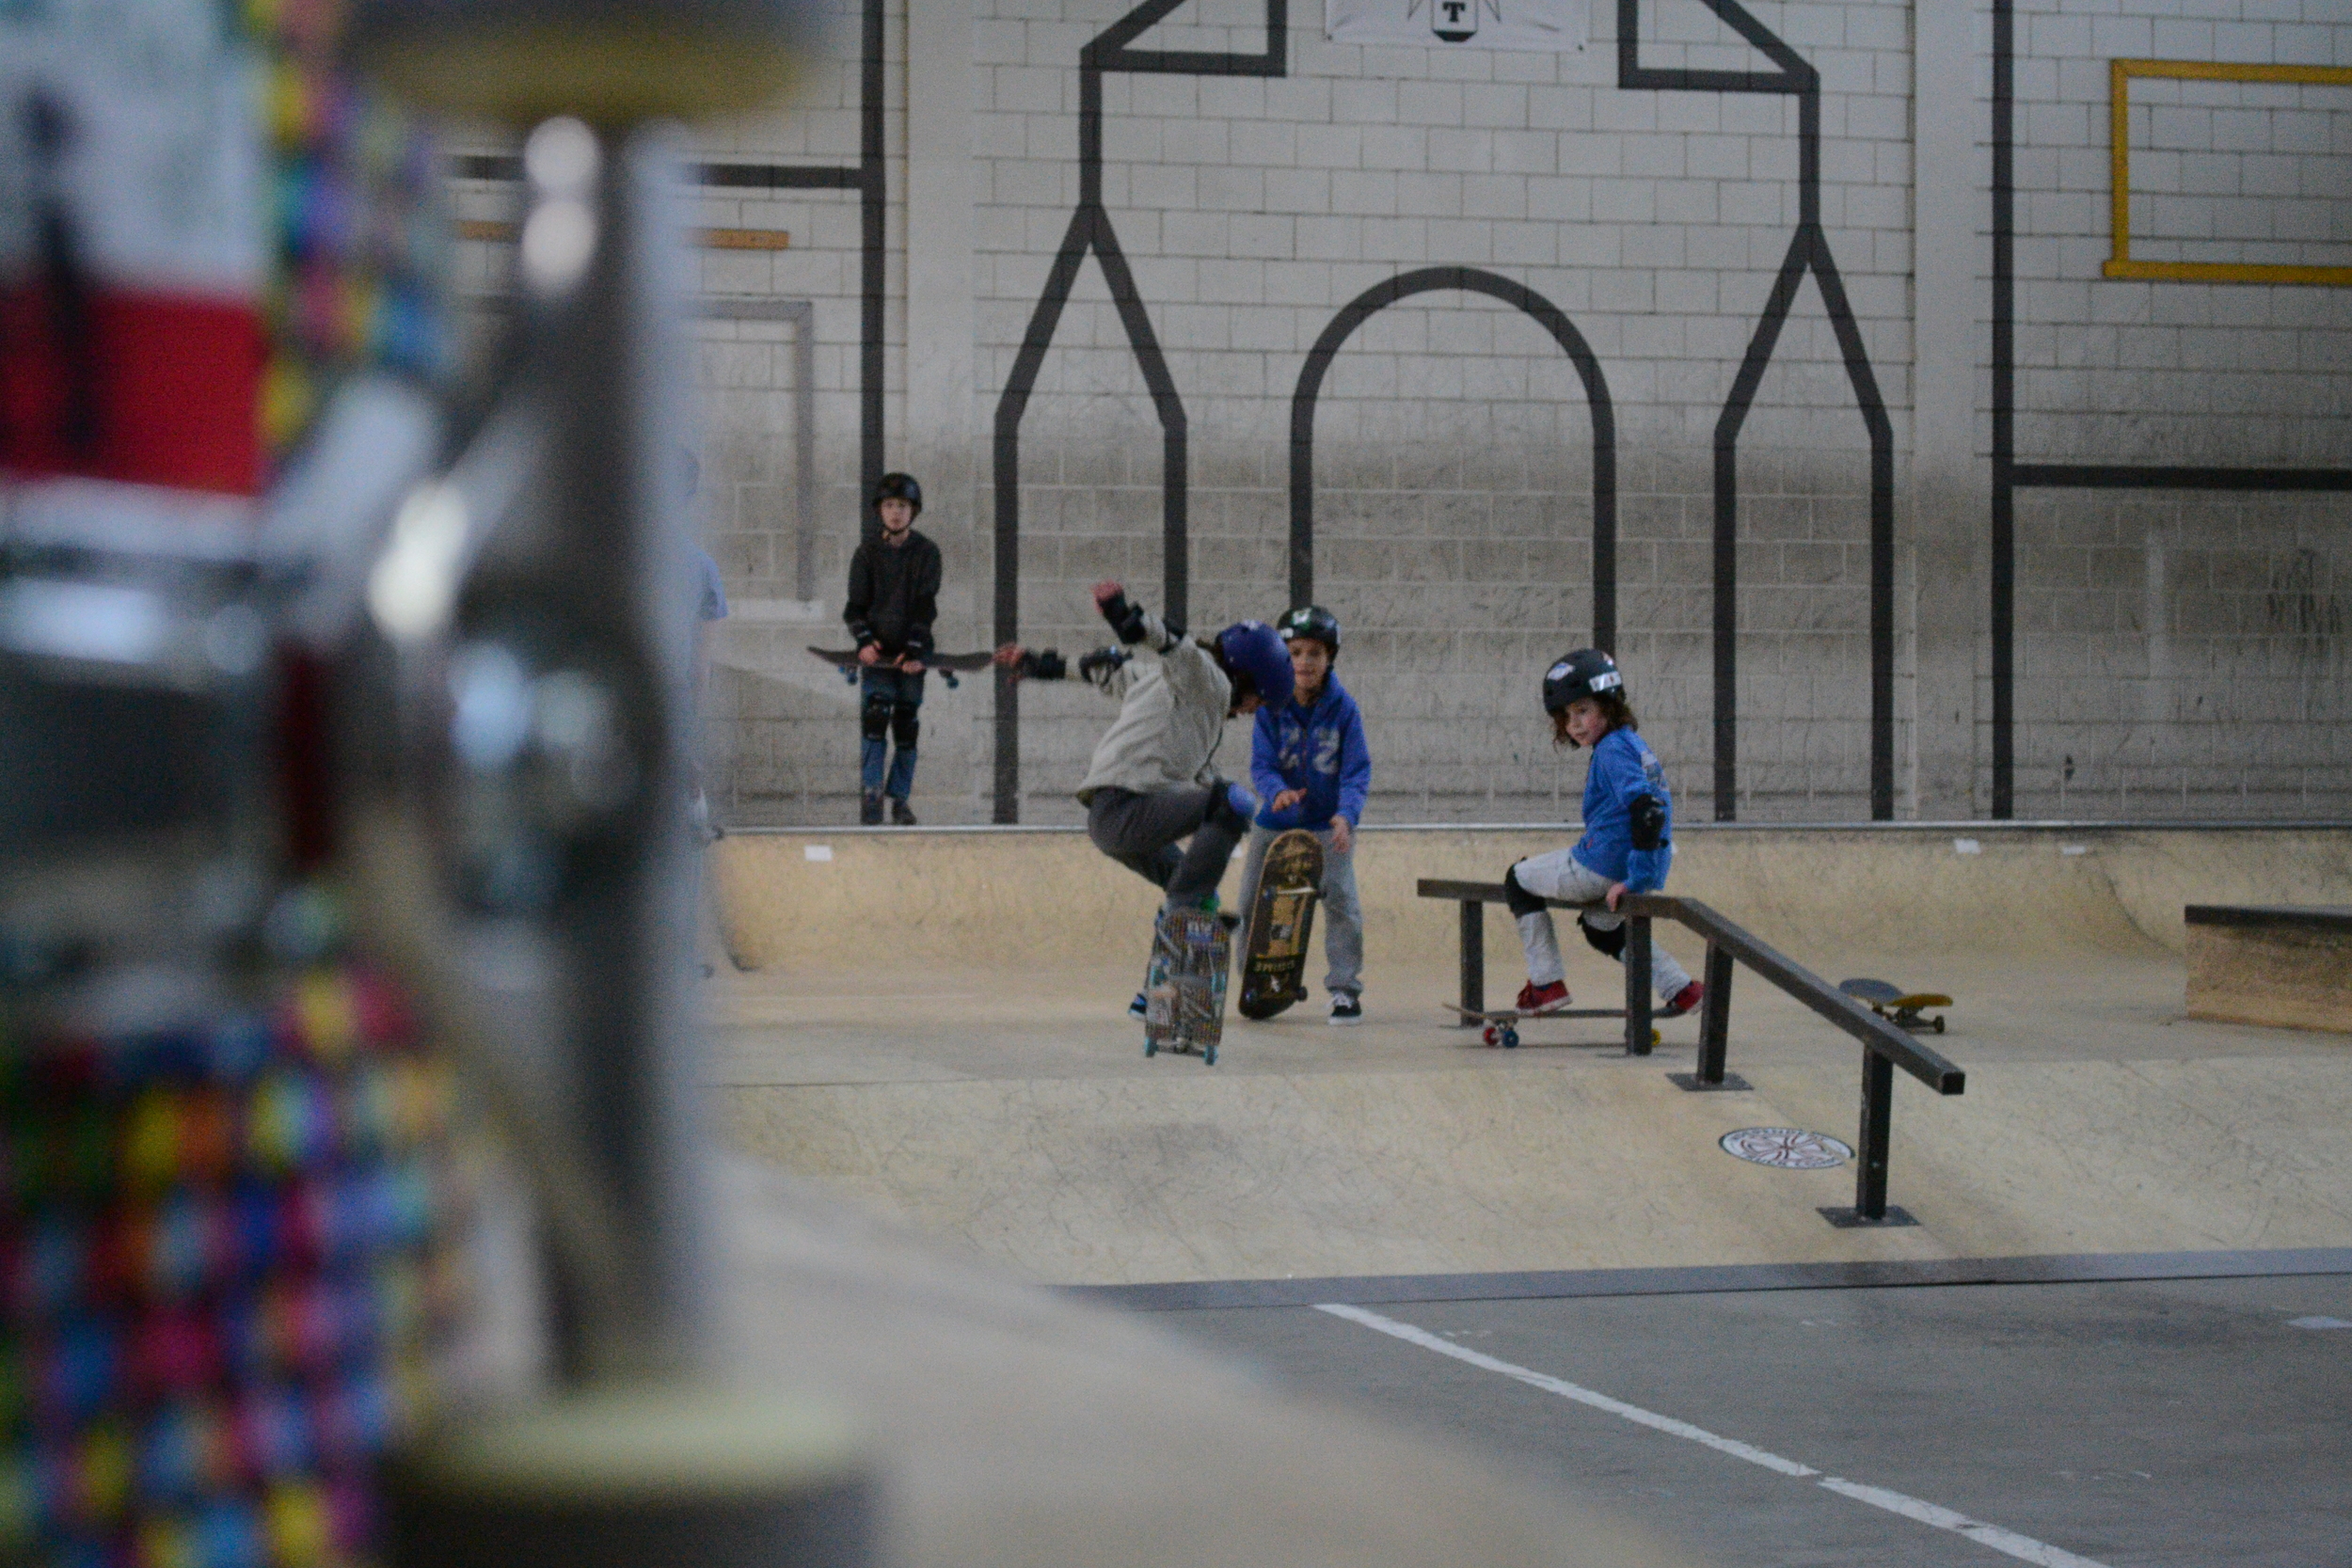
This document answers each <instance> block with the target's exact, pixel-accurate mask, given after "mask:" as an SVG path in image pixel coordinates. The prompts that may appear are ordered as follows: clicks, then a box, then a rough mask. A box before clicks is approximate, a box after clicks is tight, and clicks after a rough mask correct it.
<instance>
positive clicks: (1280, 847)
mask: <svg viewBox="0 0 2352 1568" xmlns="http://www.w3.org/2000/svg"><path fill="white" fill-rule="evenodd" d="M1322 895H1323V844H1322V842H1321V841H1320V840H1318V839H1317V838H1316V837H1315V835H1314V834H1312V833H1311V832H1307V831H1306V830H1305V829H1304V828H1293V829H1292V830H1291V831H1290V832H1285V833H1278V834H1276V835H1275V839H1274V842H1273V843H1271V844H1269V845H1267V846H1266V851H1265V862H1264V863H1263V866H1261V868H1260V870H1259V873H1258V896H1257V898H1256V900H1255V901H1254V907H1253V908H1252V909H1251V910H1250V911H1249V942H1248V949H1247V952H1246V955H1245V956H1244V958H1243V959H1242V965H1241V1009H1240V1010H1241V1016H1242V1017H1244V1018H1247V1019H1253V1020H1263V1019H1269V1018H1272V1017H1274V1016H1275V1015H1276V1014H1277V1013H1279V1012H1280V1011H1281V1010H1282V1009H1283V1008H1285V1007H1287V1006H1290V1005H1291V1004H1292V1003H1294V1002H1296V1001H1298V1000H1299V999H1300V998H1302V997H1304V996H1305V995H1306V994H1307V988H1306V987H1305V986H1303V985H1301V984H1299V976H1300V975H1301V974H1304V973H1305V972H1306V969H1307V939H1308V938H1309V937H1311V936H1312V935H1313V934H1314V929H1315V902H1316V900H1317V899H1319V898H1320V897H1321V896H1322Z"/></svg>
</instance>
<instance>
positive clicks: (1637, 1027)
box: [1625, 915, 1650, 1056]
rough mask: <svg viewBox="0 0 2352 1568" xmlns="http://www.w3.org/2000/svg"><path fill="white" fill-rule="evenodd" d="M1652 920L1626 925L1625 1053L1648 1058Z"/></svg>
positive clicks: (1637, 917) (1640, 919) (1638, 917)
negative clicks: (1650, 921) (1650, 927)
mask: <svg viewBox="0 0 2352 1568" xmlns="http://www.w3.org/2000/svg"><path fill="white" fill-rule="evenodd" d="M1649 934H1650V933H1649V918H1648V917H1647V916H1646V915H1635V916H1634V917H1633V918H1631V919H1630V920H1628V921H1627V922H1626V923H1625V1053H1626V1054H1627V1055H1629V1056H1646V1055H1648V1054H1649V1037H1650V1022H1649V1006H1650V1003H1649Z"/></svg>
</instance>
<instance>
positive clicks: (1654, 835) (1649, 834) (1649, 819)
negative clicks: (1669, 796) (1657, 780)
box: [1625, 795, 1666, 849]
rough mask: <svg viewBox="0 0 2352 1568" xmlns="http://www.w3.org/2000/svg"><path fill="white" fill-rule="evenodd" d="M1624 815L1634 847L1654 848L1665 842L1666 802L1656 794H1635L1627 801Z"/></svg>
mask: <svg viewBox="0 0 2352 1568" xmlns="http://www.w3.org/2000/svg"><path fill="white" fill-rule="evenodd" d="M1625 815H1626V826H1627V827H1628V828H1629V829H1631V830H1632V833H1633V847H1635V848H1636V849H1655V848H1657V847H1659V846H1660V845H1661V844H1663V843H1665V842H1666V802H1665V801H1663V800H1660V799H1659V798H1658V797H1657V796H1655V795H1636V796H1635V797H1633V799H1632V800H1630V801H1629V802H1628V804H1627V806H1626V813H1625Z"/></svg>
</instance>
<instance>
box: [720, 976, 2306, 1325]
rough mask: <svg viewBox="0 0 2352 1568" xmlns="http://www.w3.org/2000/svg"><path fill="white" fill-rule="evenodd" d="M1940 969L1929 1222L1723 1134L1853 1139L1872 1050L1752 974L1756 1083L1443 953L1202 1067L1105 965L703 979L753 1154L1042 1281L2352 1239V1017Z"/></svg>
mask: <svg viewBox="0 0 2352 1568" xmlns="http://www.w3.org/2000/svg"><path fill="white" fill-rule="evenodd" d="M1693 956H1695V955H1693ZM1799 956H1800V957H1801V958H1802V957H1806V955H1799ZM1585 957H1586V958H1587V960H1588V961H1584V962H1581V963H1579V962H1573V961H1572V964H1571V981H1572V983H1573V984H1574V985H1575V986H1576V988H1577V990H1579V992H1580V993H1581V996H1582V997H1583V998H1584V999H1586V1000H1588V1001H1591V1002H1595V1003H1597V1005H1602V1006H1606V1005H1607V1002H1606V1001H1603V1000H1602V998H1603V997H1605V996H1607V995H1608V991H1609V989H1610V988H1612V987H1614V986H1616V985H1617V984H1618V977H1617V974H1616V973H1615V972H1614V971H1613V970H1609V969H1604V968H1603V966H1602V964H1601V962H1600V960H1598V959H1597V958H1590V956H1585ZM1906 961H1907V962H1908V963H1909V964H1910V966H1911V969H1912V970H1913V971H1917V970H1918V969H1919V967H1920V966H1919V964H1918V962H1917V960H1916V959H1910V960H1906ZM1842 963H1843V968H1844V969H1845V970H1851V972H1852V973H1855V974H1902V973H1904V968H1903V964H1902V963H1899V962H1897V961H1895V960H1893V959H1891V958H1888V957H1887V956H1885V955H1875V956H1874V955H1870V954H1867V953H1864V954H1857V955H1852V956H1850V957H1847V958H1844V959H1843V960H1842ZM1836 967H1837V966H1835V965H1829V964H1825V963H1820V962H1819V961H1818V960H1817V968H1820V970H1821V971H1822V972H1824V973H1829V972H1830V971H1831V970H1833V969H1835V968H1836ZM1498 968H1500V966H1498ZM1511 977H1512V979H1514V980H1516V978H1517V974H1516V972H1512V975H1511ZM1831 977H1833V978H1840V977H1843V974H1842V973H1837V974H1832V975H1831ZM845 979H847V980H849V981H850V983H848V984H845V983H844V982H845ZM1921 981H1924V982H1927V983H1932V984H1933V985H1935V986H1936V987H1938V988H1939V989H1942V990H1947V991H1949V992H1950V993H1951V994H1953V995H1954V996H1955V997H1956V998H1957V999H1958V1000H1957V1002H1956V1004H1955V1006H1953V1007H1952V1008H1951V1009H1950V1010H1949V1012H1948V1013H1947V1017H1948V1019H1949V1026H1948V1028H1949V1032H1947V1034H1945V1035H1942V1036H1934V1035H1929V1036H1924V1037H1922V1038H1923V1040H1924V1041H1925V1043H1927V1044H1928V1045H1930V1046H1931V1047H1932V1048H1934V1049H1936V1050H1938V1051H1940V1052H1942V1053H1944V1054H1946V1055H1947V1056H1949V1057H1950V1058H1951V1059H1952V1060H1954V1061H1955V1062H1957V1063H1958V1064H1959V1065H1961V1066H1962V1067H1963V1069H1965V1070H1966V1071H1967V1073H1968V1085H1967V1089H1966V1092H1965V1094H1963V1096H1961V1097H1959V1098H1956V1099H1946V1098H1939V1097H1937V1096H1936V1095H1934V1094H1932V1093H1931V1092H1930V1091H1929V1090H1928V1089H1926V1088H1925V1087H1924V1086H1922V1085H1917V1084H1915V1083H1914V1082H1913V1081H1912V1080H1910V1079H1909V1078H1907V1077H1904V1076H1903V1075H1901V1074H1898V1075H1897V1078H1896V1085H1897V1086H1896V1094H1895V1115H1894V1132H1893V1140H1892V1157H1891V1162H1890V1178H1889V1189H1888V1190H1889V1196H1890V1198H1891V1200H1892V1201H1893V1202H1895V1203H1897V1204H1898V1205H1900V1206H1901V1207H1903V1208H1904V1209H1906V1210H1908V1211H1909V1212H1911V1213H1912V1214H1914V1215H1915V1217H1916V1218H1917V1220H1918V1221H1919V1223H1918V1225H1917V1226H1916V1227H1911V1228H1905V1229H1886V1230H1843V1231H1841V1230H1836V1229H1833V1228H1831V1227H1829V1226H1828V1225H1826V1224H1825V1223H1824V1222H1823V1221H1822V1220H1821V1219H1820V1217H1819V1216H1818V1214H1817V1213H1816V1212H1815V1211H1816V1209H1817V1208H1819V1207H1821V1206H1827V1205H1838V1204H1850V1203H1851V1202H1852V1201H1853V1191H1852V1173H1851V1168H1839V1169H1835V1170H1828V1171H1787V1170H1775V1169H1769V1168H1765V1167H1760V1166H1756V1165H1750V1164H1743V1163H1741V1162H1740V1161H1737V1160H1734V1159H1732V1158H1731V1157H1729V1156H1727V1155H1725V1154H1724V1153H1723V1152H1722V1150H1721V1148H1719V1147H1718V1140H1719V1139H1720V1138H1721V1137H1722V1136H1723V1135H1724V1133H1725V1132H1731V1131H1733V1130H1735V1129H1738V1128H1743V1127H1758V1126H1766V1127H1797V1128H1803V1129H1806V1130H1810V1131H1815V1132H1826V1133H1829V1134H1831V1135H1833V1136H1836V1137H1838V1138H1842V1139H1844V1140H1845V1141H1847V1142H1848V1143H1851V1142H1852V1141H1853V1139H1854V1135H1855V1129H1854V1120H1855V1104H1856V1100H1857V1096H1858V1093H1859V1087H1860V1059H1861V1053H1860V1050H1859V1048H1858V1047H1857V1046H1855V1045H1853V1044H1852V1043H1851V1041H1849V1040H1848V1039H1847V1038H1846V1037H1844V1036H1842V1035H1839V1034H1837V1033H1836V1031H1834V1030H1832V1029H1831V1028H1830V1027H1829V1026H1828V1025H1826V1024H1824V1023H1822V1022H1820V1020H1818V1019H1816V1018H1814V1017H1813V1016H1812V1015H1811V1014H1810V1013H1808V1012H1806V1011H1805V1010H1804V1009H1803V1008H1802V1007H1801V1006H1798V1005H1797V1004H1796V1003H1794V1002H1793V1001H1791V1000H1790V999H1788V997H1786V996H1784V995H1782V994H1781V993H1780V992H1778V991H1776V990H1772V989H1771V988H1770V987H1767V986H1765V985H1763V984H1762V983H1760V982H1758V981H1756V979H1755V978H1754V977H1753V976H1749V975H1746V974H1744V973H1743V974H1741V975H1740V979H1739V980H1737V981H1735V984H1734V990H1733V1009H1732V1028H1731V1049H1730V1056H1729V1065H1730V1068H1731V1070H1732V1071H1734V1072H1736V1073H1738V1074H1740V1075H1741V1076H1742V1077H1744V1078H1745V1079H1747V1081H1748V1082H1749V1083H1750V1084H1752V1085H1754V1088H1753V1089H1752V1090H1751V1091H1750V1092H1747V1093H1728V1094H1692V1093H1687V1092H1685V1091H1683V1090H1681V1089H1678V1088H1677V1087H1675V1086H1674V1085H1672V1084H1670V1083H1669V1082H1668V1081H1667V1079H1666V1076H1665V1074H1666V1073H1667V1072H1668V1071H1669V1070H1673V1069H1682V1070H1688V1069H1689V1068H1690V1067H1691V1065H1692V1060H1691V1058H1692V1045H1693V1042H1694V1041H1695V1038H1696V1034H1697V1025H1696V1022H1695V1020H1691V1019H1686V1020H1680V1021H1672V1022H1665V1023H1664V1024H1662V1025H1661V1032H1662V1034H1663V1036H1664V1041H1663V1043H1662V1044H1661V1046H1660V1047H1659V1048H1658V1050H1657V1051H1656V1052H1655V1053H1653V1054H1652V1055H1651V1056H1649V1057H1647V1058H1634V1057H1629V1056H1626V1055H1625V1054H1624V1053H1623V1052H1622V1049H1621V1045H1620V1043H1619V1040H1618V1039H1617V1038H1616V1037H1614V1036H1613V1029H1614V1027H1615V1025H1614V1023H1613V1021H1609V1020H1578V1021H1562V1022H1544V1023H1531V1024H1530V1025H1528V1026H1527V1028H1526V1029H1525V1030H1524V1031H1523V1033H1524V1036H1525V1038H1526V1039H1527V1041H1528V1043H1527V1044H1525V1045H1523V1046H1522V1047H1521V1048H1520V1049H1518V1050H1517V1051H1510V1052H1505V1051H1499V1050H1494V1049H1490V1048H1488V1047H1486V1046H1485V1045H1483V1044H1481V1043H1480V1042H1479V1038H1478V1036H1477V1033H1476V1032H1475V1031H1471V1030H1465V1029H1460V1028H1456V1027H1453V1026H1451V1025H1450V1023H1449V1022H1448V1019H1447V1016H1446V1015H1444V1014H1443V1013H1442V1012H1441V1011H1440V1008H1439V1006H1438V1003H1439V1001H1440V1000H1441V999H1443V998H1446V997H1448V996H1450V995H1452V994H1453V990H1454V977H1453V975H1452V974H1451V973H1450V971H1449V970H1445V969H1438V968H1436V967H1426V968H1423V969H1422V970H1419V971H1411V970H1403V971H1400V970H1399V969H1397V968H1395V967H1391V968H1390V969H1388V970H1385V971H1379V972H1375V973H1374V974H1372V975H1371V976H1370V982H1371V983H1370V985H1369V986H1368V989H1367V990H1366V992H1365V1007H1366V1013H1367V1019H1366V1022H1364V1023H1362V1024H1360V1025H1357V1026H1355V1027H1352V1028H1334V1027H1330V1026H1328V1025H1327V1024H1326V1023H1325V1022H1323V1018H1322V1012H1321V1006H1320V1002H1321V998H1320V997H1319V996H1318V997H1316V998H1313V999H1311V1001H1310V1002H1309V1003H1308V1004H1306V1005H1303V1006H1299V1007H1296V1008H1294V1009H1292V1010H1291V1011H1290V1012H1289V1013H1286V1014H1284V1015H1283V1016H1282V1017H1281V1018H1279V1019H1278V1020H1275V1021H1272V1022H1267V1023H1263V1024H1253V1023H1249V1022H1245V1021H1240V1020H1233V1021H1232V1022H1229V1023H1228V1026H1227V1029H1226V1035H1225V1044H1224V1048H1223V1051H1222V1053H1221V1056H1220V1060H1219V1063H1218V1065H1217V1066H1216V1067H1215V1068H1206V1067H1203V1066H1202V1065H1201V1063H1200V1061H1199V1060H1198V1059H1197V1058H1192V1057H1175V1058H1170V1057H1168V1056H1161V1057H1158V1058H1155V1059H1152V1060H1146V1059H1145V1058H1144V1056H1143V1054H1142V1052H1141V1029H1140V1026H1139V1025H1137V1024H1136V1023H1135V1022H1133V1021H1131V1020H1129V1019H1128V1018H1127V1017H1126V1014H1125V1004H1126V1001H1127V999H1128V997H1129V996H1131V995H1132V994H1133V991H1132V977H1131V976H1129V975H1128V974H1126V971H1125V970H1124V969H1123V968H1122V969H1119V970H1112V969H1108V968H1104V969H1102V970H1098V971H1093V972H1067V971H1064V972H1052V971H1047V972H1042V973H1040V972H1031V973H1029V974H1025V975H1020V976H1014V975H1010V974H1006V973H1004V972H1002V971H962V972H958V971H953V970H947V969H943V968H936V967H934V968H930V969H929V970H928V971H927V972H925V973H922V974H886V973H883V974H870V975H866V976H843V975H841V974H795V973H792V972H790V971H786V972H785V973H781V974H778V973H774V972H768V973H762V974H750V975H738V974H731V973H728V972H726V971H724V970H722V972H721V975H720V977H718V978H716V979H714V980H713V981H711V982H709V983H707V987H706V990H707V997H708V1001H709V1004H710V1007H711V1011H712V1014H713V1017H714V1022H715V1023H716V1025H717V1028H716V1031H715V1032H716V1037H717V1044H718V1050H717V1052H716V1053H715V1059H714V1063H713V1066H714V1068H715V1069H716V1077H717V1082H718V1083H719V1084H720V1085H723V1099H724V1104H725V1107H726V1115H727V1117H728V1120H729V1123H730V1128H731V1132H732V1136H733V1138H734V1140H735V1141H736V1142H737V1143H738V1145H739V1147H741V1148H744V1149H745V1150H747V1151H748V1152H751V1153H754V1154H756V1155H759V1156H762V1157H765V1158H768V1159H771V1160H774V1161H776V1162H778V1163H779V1164H783V1165H784V1166H785V1167H786V1168H787V1169H789V1170H791V1171H794V1172H796V1173H798V1174H800V1175H803V1176H810V1177H815V1178H818V1179H819V1180H821V1181H823V1182H825V1183H827V1184H829V1185H831V1186H833V1187H834V1189H836V1190H838V1191H840V1192H842V1193H844V1194H846V1195H848V1196H852V1197H854V1198H856V1199H857V1200H859V1201H861V1202H863V1203H864V1204H866V1206H868V1207H869V1208H871V1209H873V1210H876V1211H877V1212H881V1213H882V1214H883V1215H885V1216H888V1217H892V1218H896V1219H898V1220H900V1221H902V1222H904V1223H906V1224H908V1225H910V1226H912V1227H914V1228H916V1229H918V1230H923V1231H928V1232H930V1233H931V1234H933V1235H935V1236H938V1237H940V1238H942V1239H944V1240H946V1242H947V1243H949V1244H950V1245H952V1246H954V1247H956V1248H957V1249H959V1250H961V1251H963V1252H965V1253H967V1254H968V1255H970V1256H973V1257H975V1258H977V1259H982V1260H985V1261H988V1262H991V1263H993V1264H995V1265H997V1266H999V1267H1002V1268H1007V1269H1009V1270H1011V1271H1013V1272H1015V1273H1017V1274H1019V1275H1025V1276H1026V1277H1028V1278H1031V1279H1035V1280H1038V1281H1041V1282H1045V1283H1053V1284H1120V1283H1136V1282H1142V1281H1152V1280H1178V1279H1234V1278H1281V1277H1284V1276H1286V1275H1299V1276H1310V1275H1316V1276H1322V1275H1389V1274H1414V1273H1460V1272H1477V1271H1486V1270H1526V1269H1583V1268H1630V1267H1670V1266H1692V1265H1717V1264H1744V1263H1767V1262H1817V1261H1832V1260H1845V1259H1927V1258H1953V1257H1988V1256H2010V1255H2017V1254H2027V1253H2079V1252H2101V1251H2162V1250H2185V1249H2200V1248H2247V1247H2306V1246H2341V1245H2352V1180H2346V1177H2347V1174H2352V1117H2347V1115H2346V1114H2345V1113H2346V1110H2347V1108H2352V1040H2348V1039H2347V1038H2346V1037H2342V1036H2330V1035H2315V1034H2305V1033H2302V1032H2299V1031H2290V1030H2271V1029H2261V1028H2255V1027H2251V1026H2244V1025H2232V1024H2215V1023H2204V1022H2197V1021H2193V1020H2188V1019H2185V1018H2184V1017H2182V1016H2181V1011H2180V1009H2181V1005H2182V1004H2181V970H2180V966H2179V962H2178V960H2177V959H2173V958H2169V956H2162V955H2153V954H2152V955H2149V956H2144V957H2138V958H2131V957H2119V956H2109V957H2107V958H2105V959H2104V960H2103V961H2102V962H2101V963H2099V964H2098V965H2097V966H2096V967H2087V966H2085V965H2083V964H2081V963H2079V962H2075V963H2066V962H2045V963H2041V964H2036V963H2031V962H2021V963H2009V962H2002V961H1995V960H1992V959H1988V958H1982V957H1979V956H1973V955H1952V956H1949V957H1947V958H1945V959H1942V960H1939V961H1938V962H1937V963H1936V964H1935V965H1934V966H1933V973H1932V974H1931V975H1915V983H1917V982H1921ZM1489 983H1490V988H1491V989H1496V990H1500V989H1502V982H1501V981H1500V980H1490V982H1489Z"/></svg>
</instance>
